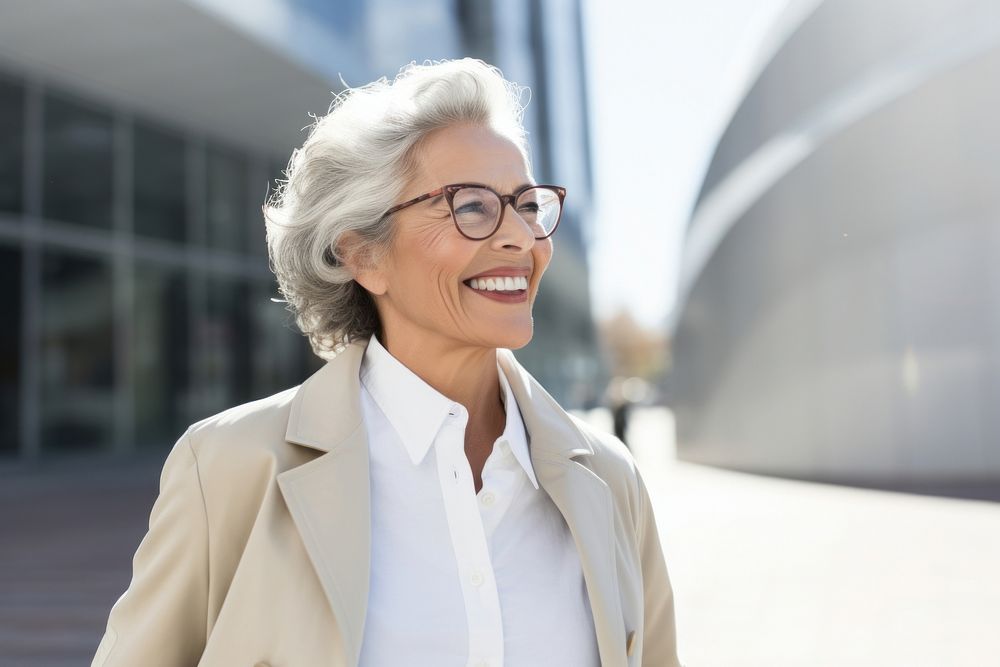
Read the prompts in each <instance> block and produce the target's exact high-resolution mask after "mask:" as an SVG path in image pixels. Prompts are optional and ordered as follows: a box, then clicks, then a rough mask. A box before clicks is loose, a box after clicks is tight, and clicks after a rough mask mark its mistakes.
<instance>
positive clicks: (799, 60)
mask: <svg viewBox="0 0 1000 667" xmlns="http://www.w3.org/2000/svg"><path fill="white" fill-rule="evenodd" d="M789 11H790V16H791V17H793V18H794V20H792V21H785V22H784V23H783V24H782V28H783V29H782V30H780V31H776V33H775V35H776V38H775V40H772V41H771V42H770V43H768V44H766V45H765V50H766V57H763V58H762V59H761V60H762V63H763V65H762V68H761V70H760V72H759V74H758V75H757V77H756V78H755V80H754V81H753V82H752V85H750V86H749V88H748V90H747V92H746V95H745V97H744V99H743V100H742V103H741V104H740V105H739V107H738V109H737V110H736V111H735V114H734V115H733V117H732V119H731V121H730V123H729V126H728V128H727V129H726V130H725V132H724V134H723V135H722V137H721V139H720V141H719V143H718V146H717V148H716V151H715V154H714V157H713V159H712V162H711V166H710V168H709V170H708V173H707V175H706V177H705V181H704V185H703V187H702V190H701V193H700V196H699V198H698V201H697V204H696V207H695V209H694V212H693V215H692V219H691V222H690V226H689V229H688V234H687V239H686V244H685V250H684V260H683V271H682V278H681V284H682V288H681V294H680V297H681V298H680V299H679V300H678V307H677V309H676V311H675V312H674V314H673V318H672V322H671V327H672V340H673V359H674V368H673V371H672V374H671V377H670V391H671V395H672V397H673V399H672V400H673V407H674V409H675V411H676V418H677V429H678V433H677V440H678V454H679V456H680V457H681V458H683V459H685V460H688V461H696V462H702V463H708V464H712V465H718V466H725V467H731V468H737V469H742V470H748V471H755V472H765V473H774V474H782V475H790V476H798V477H809V478H821V479H822V478H827V479H833V480H858V481H871V482H876V483H877V482H879V481H890V482H892V481H897V482H911V481H913V482H921V481H961V480H970V481H971V480H986V479H998V478H1000V410H998V409H997V406H998V405H1000V188H998V187H997V182H998V174H1000V123H998V122H997V120H996V118H997V110H998V109H1000V5H998V4H997V3H995V2H986V1H971V0H959V1H950V0H949V1H945V0H935V1H931V2H921V3H911V2H905V1H903V0H886V1H885V2H877V3H871V2H863V1H861V0H827V1H826V2H822V3H817V2H799V3H791V8H790V10H789Z"/></svg>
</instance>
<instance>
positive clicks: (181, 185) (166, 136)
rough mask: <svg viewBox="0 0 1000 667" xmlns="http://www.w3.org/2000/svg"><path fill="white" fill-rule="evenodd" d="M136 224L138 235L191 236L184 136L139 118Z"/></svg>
mask: <svg viewBox="0 0 1000 667" xmlns="http://www.w3.org/2000/svg"><path fill="white" fill-rule="evenodd" d="M132 150H133V156H132V164H133V166H134V169H133V177H132V178H133V184H134V186H133V187H134V189H133V192H132V206H133V212H132V215H133V216H134V217H133V220H132V228H133V229H134V230H135V233H136V235H139V236H147V237H149V238H155V239H163V240H165V241H174V242H176V243H184V242H186V241H189V240H191V237H192V234H191V216H190V211H189V208H188V206H187V196H186V194H187V189H186V185H187V178H186V176H187V168H186V164H187V156H186V153H185V142H184V137H183V136H181V135H180V134H174V133H171V132H168V131H164V130H162V129H160V128H157V127H154V126H152V125H149V124H147V123H141V122H137V123H135V125H134V129H133V137H132Z"/></svg>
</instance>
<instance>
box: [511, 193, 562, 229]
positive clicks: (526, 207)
mask: <svg viewBox="0 0 1000 667" xmlns="http://www.w3.org/2000/svg"><path fill="white" fill-rule="evenodd" d="M516 208H517V214H518V215H519V216H521V217H522V218H523V219H524V221H525V222H527V223H528V224H529V225H531V227H532V228H533V229H534V230H535V236H537V237H543V236H548V235H549V234H551V233H552V230H553V229H555V228H556V224H557V223H558V222H559V212H560V204H559V195H558V194H556V192H555V191H554V190H549V189H548V188H528V189H527V190H525V191H524V192H522V193H521V196H519V197H518V198H517V205H516Z"/></svg>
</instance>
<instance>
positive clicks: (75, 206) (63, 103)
mask: <svg viewBox="0 0 1000 667" xmlns="http://www.w3.org/2000/svg"><path fill="white" fill-rule="evenodd" d="M44 107H45V109H44V121H43V128H44V130H43V145H44V156H43V163H44V165H43V171H44V176H43V182H42V215H43V216H44V217H45V218H48V219H50V220H60V221H64V222H76V223H80V224H83V225H88V226H91V227H103V228H108V229H110V228H111V225H112V219H111V210H112V206H111V192H112V191H111V183H112V176H111V174H112V168H111V155H112V147H111V145H112V123H111V116H110V115H109V114H107V113H104V112H102V111H98V110H96V109H94V108H91V107H90V106H85V105H84V104H81V103H79V102H76V101H73V100H69V99H63V98H61V97H57V96H55V95H52V94H48V95H46V97H45V105H44Z"/></svg>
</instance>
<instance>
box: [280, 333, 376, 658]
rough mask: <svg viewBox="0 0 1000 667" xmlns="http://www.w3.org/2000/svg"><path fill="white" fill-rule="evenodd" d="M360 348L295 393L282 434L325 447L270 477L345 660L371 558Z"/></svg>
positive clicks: (360, 628)
mask: <svg viewBox="0 0 1000 667" xmlns="http://www.w3.org/2000/svg"><path fill="white" fill-rule="evenodd" d="M364 351H365V344H364V343H356V344H352V345H348V346H347V347H346V348H345V349H344V350H343V351H341V352H340V353H339V354H338V355H337V356H336V357H334V358H333V359H331V360H330V361H328V362H327V363H326V364H325V365H324V366H323V367H322V368H321V369H320V370H318V371H316V373H314V374H313V375H312V376H310V377H309V379H307V380H306V381H305V382H304V383H303V384H302V386H301V387H300V388H299V390H298V391H297V392H296V394H295V398H293V399H292V404H291V412H290V414H289V418H288V428H287V430H286V432H285V439H286V440H288V441H289V442H292V443H295V444H299V445H305V446H307V447H312V448H314V449H317V450H319V451H320V452H324V453H323V454H322V455H321V456H318V457H317V458H315V459H313V460H311V461H309V462H308V463H304V464H302V465H300V466H297V467H295V468H292V469H290V470H286V471H285V472H282V473H280V474H279V475H278V476H277V481H278V486H279V487H280V489H281V493H282V495H283V496H284V498H285V503H286V504H287V505H288V511H289V512H290V513H291V515H292V519H293V520H294V521H295V526H296V528H297V529H298V531H299V534H300V536H301V537H302V542H303V544H304V545H305V548H306V551H307V552H308V554H309V559H310V560H311V561H312V564H313V567H314V568H315V570H316V574H317V576H318V577H319V580H320V583H321V584H322V586H323V592H324V593H325V594H326V597H327V599H328V600H329V602H330V608H331V609H332V610H333V613H334V616H335V617H336V620H337V626H338V628H340V631H341V636H342V639H343V644H344V653H345V659H346V664H348V665H356V664H357V663H358V659H359V656H360V653H361V641H362V638H363V636H364V621H365V615H366V613H367V610H368V586H369V573H370V563H371V496H370V488H369V468H368V439H367V436H366V433H365V429H364V425H363V423H362V414H361V402H360V396H361V394H360V384H359V382H358V372H359V370H360V366H361V359H362V357H363V356H364Z"/></svg>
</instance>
